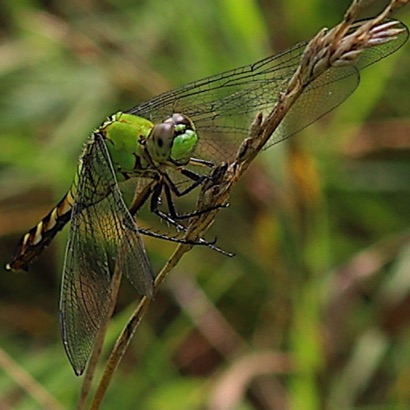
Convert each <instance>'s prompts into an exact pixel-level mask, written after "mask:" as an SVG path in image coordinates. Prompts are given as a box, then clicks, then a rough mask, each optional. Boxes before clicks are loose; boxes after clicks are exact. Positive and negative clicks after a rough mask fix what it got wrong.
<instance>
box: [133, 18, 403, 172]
mask: <svg viewBox="0 0 410 410" xmlns="http://www.w3.org/2000/svg"><path fill="white" fill-rule="evenodd" d="M358 24H360V23H358ZM397 28H401V29H404V31H403V32H402V33H401V34H399V35H398V36H397V38H396V39H395V40H393V41H390V42H388V43H385V44H379V45H377V46H375V47H372V48H369V49H366V50H365V51H364V52H363V53H362V54H361V56H360V57H359V59H358V60H357V61H356V62H355V63H354V65H352V66H350V67H334V68H331V69H330V70H328V72H327V73H326V74H325V75H322V76H320V77H319V78H318V79H317V80H316V81H314V82H312V83H311V84H310V85H309V87H307V88H306V90H305V91H304V93H303V94H302V96H301V97H300V100H299V102H298V103H297V104H295V106H293V107H292V109H291V110H290V111H289V113H288V118H287V119H286V121H285V123H286V124H284V125H282V126H281V127H280V129H278V130H277V131H276V132H275V133H274V134H273V135H272V137H271V139H270V141H269V142H268V144H267V146H271V145H273V144H275V143H277V142H279V141H281V140H283V139H286V138H288V137H289V136H291V135H293V134H295V133H296V132H298V131H300V130H302V129H303V128H305V127H306V126H307V125H309V124H311V123H312V122H314V121H315V120H317V119H318V118H320V117H321V116H323V115H324V114H326V113H328V112H329V111H331V110H333V109H334V108H335V107H337V106H338V105H339V104H341V103H342V102H343V101H344V100H345V99H346V98H347V97H348V96H349V95H350V94H351V93H352V92H353V91H354V89H355V88H356V87H357V84H358V83H359V71H360V70H361V69H362V68H364V67H366V66H368V65H370V64H373V63H375V62H376V61H379V60H380V59H382V58H384V57H386V56H388V55H389V54H391V53H393V52H395V51H396V50H397V49H399V48H400V47H401V46H402V45H403V44H404V43H405V41H406V40H407V37H408V32H407V28H406V26H405V25H404V24H402V23H400V24H399V25H398V26H397ZM306 44H307V43H306V42H303V43H300V44H298V45H296V46H295V47H293V48H291V49H289V50H287V51H285V52H283V53H281V54H278V55H275V56H271V57H268V58H265V59H263V60H261V61H258V62H257V63H254V64H251V65H248V66H244V67H240V68H237V69H234V70H231V71H227V72H225V73H222V74H218V75H215V76H212V77H208V78H205V79H203V80H200V81H196V82H193V83H190V84H187V85H186V86H184V87H181V88H179V89H176V90H173V91H170V92H167V93H164V94H162V95H160V96H158V97H156V98H154V99H152V100H150V101H147V102H146V103H143V104H141V105H139V106H137V107H135V108H133V109H132V110H130V111H129V112H131V113H134V114H136V115H140V116H142V117H145V118H147V119H149V120H151V121H153V122H159V121H163V120H164V119H165V118H166V117H168V116H170V115H171V114H172V113H175V112H180V113H183V114H185V115H188V116H189V117H190V118H191V119H192V120H193V122H194V124H195V126H196V129H197V130H198V134H199V136H200V141H199V144H198V148H197V153H196V154H195V156H196V157H200V158H204V159H206V160H210V161H213V162H214V163H216V164H218V163H219V162H221V161H226V160H231V159H233V157H234V155H235V154H236V152H237V149H238V147H239V145H240V143H241V142H242V141H243V139H244V138H245V137H246V136H247V134H248V131H249V128H250V125H251V123H252V121H253V120H254V118H255V116H256V114H258V113H259V112H262V113H264V114H267V113H268V112H269V111H270V110H271V109H272V108H273V107H274V105H275V102H276V101H277V98H278V96H279V93H280V92H281V91H284V89H285V87H286V84H287V81H288V80H289V79H290V77H291V76H292V75H293V73H294V72H295V70H296V68H297V66H298V64H299V62H300V58H301V56H302V53H303V51H304V49H305V47H306ZM294 119H296V120H297V121H294Z"/></svg>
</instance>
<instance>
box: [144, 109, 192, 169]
mask: <svg viewBox="0 0 410 410" xmlns="http://www.w3.org/2000/svg"><path fill="white" fill-rule="evenodd" d="M197 143H198V135H197V133H196V131H195V127H194V124H193V123H192V121H191V120H190V119H189V118H188V117H187V116H185V115H182V114H173V115H172V116H171V117H169V118H167V119H166V120H165V121H164V122H163V123H161V124H156V125H154V127H153V128H152V131H151V133H150V135H149V137H148V138H147V142H146V144H147V149H148V151H149V154H150V155H151V158H152V159H153V160H154V161H157V162H159V163H166V162H168V163H169V162H171V163H172V164H174V165H177V166H179V165H186V164H187V163H188V162H189V160H190V159H191V157H192V155H193V153H194V151H195V148H196V145H197Z"/></svg>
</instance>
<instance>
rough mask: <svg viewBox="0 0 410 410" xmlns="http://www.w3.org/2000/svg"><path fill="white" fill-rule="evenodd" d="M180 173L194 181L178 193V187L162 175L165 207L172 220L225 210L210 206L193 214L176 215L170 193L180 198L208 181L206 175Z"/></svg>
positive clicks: (188, 172)
mask: <svg viewBox="0 0 410 410" xmlns="http://www.w3.org/2000/svg"><path fill="white" fill-rule="evenodd" d="M181 173H182V174H184V175H185V176H187V177H188V178H191V179H192V180H193V181H194V182H193V183H192V184H191V185H190V186H189V187H188V188H186V189H185V190H183V191H179V190H178V187H177V186H176V185H175V184H174V182H173V181H172V180H171V178H169V176H168V175H164V182H165V183H164V193H165V197H166V200H167V205H168V209H169V212H170V215H171V217H172V218H173V219H174V220H178V219H188V218H192V217H193V216H199V215H203V214H207V213H209V212H210V211H214V210H215V209H220V208H226V205H215V206H210V207H208V208H206V209H201V210H200V211H193V212H188V213H185V214H178V212H177V211H176V208H175V204H174V200H173V198H172V194H171V191H172V192H173V193H174V194H175V195H176V196H178V197H180V196H183V195H186V194H187V193H188V192H190V191H192V190H193V189H194V188H196V187H197V186H198V185H200V184H202V183H203V182H204V181H205V180H207V179H209V176H208V175H198V174H196V173H195V172H192V171H190V170H187V169H183V170H181Z"/></svg>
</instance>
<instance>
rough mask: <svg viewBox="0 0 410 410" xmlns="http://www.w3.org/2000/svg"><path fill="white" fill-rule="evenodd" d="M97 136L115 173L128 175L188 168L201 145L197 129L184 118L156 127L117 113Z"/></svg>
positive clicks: (133, 117) (165, 122)
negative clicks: (109, 157)
mask: <svg viewBox="0 0 410 410" xmlns="http://www.w3.org/2000/svg"><path fill="white" fill-rule="evenodd" d="M97 132H101V133H102V134H103V136H104V137H105V139H106V144H107V148H108V151H109V153H110V156H111V160H112V163H113V166H114V169H115V170H116V171H117V172H119V173H122V174H127V175H132V174H140V173H141V172H143V171H146V170H150V169H155V168H158V167H159V166H161V165H168V166H173V167H179V166H183V165H187V164H188V162H189V161H190V159H191V157H192V155H193V153H194V151H195V148H196V145H197V143H198V136H197V134H196V132H195V128H194V125H193V124H192V122H191V120H190V119H189V118H188V117H186V116H184V115H182V114H173V115H172V116H171V117H170V118H168V119H166V120H165V121H164V122H163V123H160V124H156V125H154V124H153V123H152V122H151V121H148V120H146V119H145V118H142V117H138V116H135V115H132V114H125V113H122V112H118V113H117V114H114V115H113V116H112V117H110V118H109V120H108V121H106V122H105V123H103V124H102V125H101V127H100V128H99V129H98V130H97Z"/></svg>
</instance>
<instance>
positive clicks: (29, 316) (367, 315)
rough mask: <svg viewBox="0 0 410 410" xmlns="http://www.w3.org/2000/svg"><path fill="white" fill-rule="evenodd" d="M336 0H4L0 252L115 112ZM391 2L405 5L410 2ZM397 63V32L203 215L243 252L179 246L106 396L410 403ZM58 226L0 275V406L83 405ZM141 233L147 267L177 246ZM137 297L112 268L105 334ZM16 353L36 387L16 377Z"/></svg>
mask: <svg viewBox="0 0 410 410" xmlns="http://www.w3.org/2000/svg"><path fill="white" fill-rule="evenodd" d="M330 4H331V5H330ZM348 4H349V1H345V0H343V1H338V2H329V1H326V0H260V1H256V0H219V1H218V0H208V1H206V2H205V1H198V0H169V1H167V2H164V1H160V0H150V1H136V0H134V1H130V0H128V1H127V0H120V1H118V0H117V1H114V0H106V1H97V0H87V1H84V0H70V1H65V2H60V1H56V0H54V1H53V0H47V1H46V0H44V1H34V0H13V1H0V9H1V10H2V12H1V15H0V139H1V150H0V207H1V208H0V209H1V212H0V233H1V242H0V250H1V256H2V258H1V259H2V261H3V262H4V263H5V262H7V261H8V260H9V257H10V255H11V254H12V252H13V251H14V248H15V246H16V244H17V242H18V240H19V239H20V237H21V235H22V234H23V233H24V232H26V231H27V230H28V229H29V228H31V227H32V226H33V225H35V224H36V223H37V222H38V220H39V219H40V218H41V217H42V216H44V215H45V214H46V213H47V212H48V210H49V209H50V208H51V207H52V206H53V205H54V204H55V203H56V202H57V201H58V200H59V199H60V198H61V197H62V195H63V194H64V193H65V192H66V190H67V189H68V187H69V185H70V183H71V181H72V178H73V175H74V172H75V169H76V166H77V160H78V156H79V154H80V152H81V148H82V145H83V143H84V141H85V140H86V138H87V136H88V135H89V134H90V132H91V131H92V130H93V129H94V128H95V127H97V126H98V125H99V124H100V123H101V122H102V121H103V120H104V119H105V118H106V117H107V116H108V115H110V114H112V113H114V112H116V111H117V110H119V109H127V108H130V107H132V106H134V105H136V104H139V103H140V102H142V101H144V100H146V99H149V98H150V97H153V96H155V95H157V94H158V93H160V92H162V91H166V90H168V89H170V88H174V87H177V86H180V85H183V84H184V83H186V82H188V81H191V80H196V79H199V78H201V77H204V76H207V75H211V74H215V73H218V72H220V71H223V70H226V69H230V68H233V67H235V66H239V65H243V64H248V63H251V62H254V61H256V60H258V59H261V58H263V57H265V56H267V55H269V54H272V53H276V52H279V51H282V50H284V49H286V48H288V47H290V46H292V45H293V44H295V43H296V42H298V41H301V40H306V39H309V38H311V37H312V36H313V35H314V34H316V32H317V31H318V30H319V29H321V28H322V27H324V26H327V27H330V26H332V25H334V24H335V23H337V22H338V21H340V19H341V18H342V16H343V13H344V11H345V10H346V8H347V6H348ZM384 4H385V2H383V1H378V2H376V4H375V5H374V6H373V8H372V9H369V11H368V13H367V15H369V16H370V15H372V14H374V13H376V12H377V11H379V10H380V9H381V7H382V6H383V5H384ZM397 17H398V18H400V19H401V20H403V21H404V22H407V24H409V23H410V7H408V8H407V9H403V10H402V11H401V12H400V14H399V15H398V16H397ZM409 74H410V57H409V45H408V44H407V45H405V46H404V47H403V48H402V49H401V50H400V51H399V52H397V53H396V54H395V55H393V56H391V57H389V58H388V59H386V60H383V61H382V62H380V63H378V64H376V65H374V66H372V67H370V68H369V69H366V70H365V71H364V72H363V78H362V82H361V85H360V87H359V89H358V90H357V91H356V93H355V94H354V95H353V96H352V97H351V98H350V99H349V100H348V101H347V102H346V103H345V104H343V105H342V106H341V107H340V108H338V109H337V110H336V111H334V112H332V113H331V114H330V115H327V116H326V117H324V118H323V119H322V120H320V121H319V122H317V123H315V124H314V125H312V126H311V127H309V128H308V129H306V130H304V131H303V132H301V133H299V134H298V135H297V136H295V137H293V138H292V139H290V140H288V141H286V142H284V143H282V144H280V145H277V146H275V147H273V148H272V149H270V150H268V151H266V152H265V153H263V154H262V155H260V158H259V159H258V161H256V163H255V164H254V165H253V166H252V167H251V169H250V170H249V171H248V172H247V174H246V177H245V178H244V179H243V180H242V181H241V182H240V183H239V184H238V185H237V187H236V189H235V190H234V193H233V195H232V197H231V201H230V204H231V205H230V208H229V209H224V210H222V211H221V212H220V213H219V215H218V218H217V221H216V223H215V225H214V227H213V228H212V231H211V232H210V234H209V238H210V239H212V238H213V236H217V237H218V244H219V245H220V246H221V247H223V248H224V249H226V250H228V251H231V252H234V253H235V254H236V256H235V257H234V258H227V257H224V256H222V255H219V254H217V253H215V252H213V251H211V250H209V249H204V248H195V249H194V250H192V251H191V252H190V253H189V254H187V255H186V256H185V257H184V258H183V260H182V262H181V263H180V264H179V265H178V267H177V268H176V269H175V270H174V271H173V272H172V275H171V276H170V277H169V278H168V280H167V282H166V283H165V284H164V285H163V287H162V289H161V291H160V292H159V294H158V295H157V297H156V299H155V301H154V303H153V304H152V305H151V307H150V310H149V313H148V315H147V316H146V317H145V319H144V321H143V323H142V325H141V327H140V328H139V330H138V332H137V334H136V337H135V338H134V341H133V344H132V346H131V348H130V349H129V351H128V352H127V354H126V356H125V358H124V360H123V362H122V365H121V368H120V369H119V371H118V373H117V374H116V376H115V379H114V383H113V385H112V386H111V388H110V390H109V392H108V395H107V397H106V401H105V404H104V407H103V408H106V409H111V408H114V406H115V408H118V409H136V408H138V409H144V410H145V409H147V410H157V409H158V410H159V409H161V410H162V409H167V410H172V409H179V410H180V409H204V408H209V409H215V410H221V409H240V410H248V409H287V408H292V409H320V408H326V409H350V408H355V409H407V408H409V406H410V240H409V239H410V212H409V211H410V178H409V175H410V161H409V160H410V139H409V135H410V121H409V118H410V107H409V103H408V101H409V99H408V95H409V92H410V81H409ZM318 104H320V101H318ZM66 234H67V229H66V230H65V231H64V232H63V233H62V234H60V235H59V236H58V238H57V239H56V240H55V243H53V245H52V246H51V247H50V248H49V249H48V250H47V251H46V252H44V254H43V255H42V256H41V257H40V258H39V259H38V260H37V261H36V262H35V263H34V264H33V265H32V269H31V271H30V273H29V274H20V273H17V274H16V273H10V272H5V271H3V273H2V275H1V277H0V281H1V282H0V295H1V299H0V408H1V409H40V408H49V409H57V408H60V407H59V406H58V404H57V402H59V403H60V404H61V408H74V406H75V403H76V400H77V395H78V390H79V388H80V385H81V379H78V378H75V376H74V374H73V372H72V370H71V368H70V366H69V363H68V361H67V359H66V357H65V354H64V351H63V348H62V344H61V341H60V335H59V325H58V308H57V306H58V297H59V283H60V273H61V270H62V262H63V260H62V258H63V254H64V247H65V239H66ZM145 242H146V246H147V249H148V252H149V255H150V258H151V260H152V262H153V265H154V266H155V269H156V271H158V270H159V269H160V268H161V266H162V265H163V263H164V262H165V261H166V259H167V258H168V257H169V255H170V253H171V252H172V250H173V249H174V246H173V245H172V244H169V243H165V242H163V241H158V240H153V239H151V238H145ZM135 298H136V294H135V291H134V290H133V289H132V288H131V287H130V286H129V285H128V284H127V283H124V286H123V288H122V290H121V295H120V299H119V303H118V312H117V315H116V316H115V318H114V320H113V321H112V325H111V327H110V329H109V334H108V341H109V342H112V341H113V340H114V339H115V337H116V335H117V334H118V333H119V331H120V329H121V326H122V325H123V324H124V323H125V321H126V318H127V317H128V315H129V314H130V312H131V310H132V308H133V306H135V304H136V301H135ZM11 358H12V359H11ZM11 360H12V361H11ZM13 361H14V362H13ZM24 372H27V373H29V374H30V375H31V376H32V377H34V378H35V380H37V382H38V383H39V385H40V386H41V388H40V387H39V386H35V385H33V384H32V383H31V382H29V383H28V384H27V385H25V386H24V387H22V386H20V385H19V383H21V380H23V379H22V377H23V376H22V375H24ZM48 396H50V397H54V399H55V401H56V402H53V401H52V400H51V399H50V398H48V399H47V397H48ZM40 397H43V399H41V398H40ZM41 400H43V402H42V403H41V404H40V402H39V401H41ZM47 400H49V401H47ZM47 403H48V404H47Z"/></svg>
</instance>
